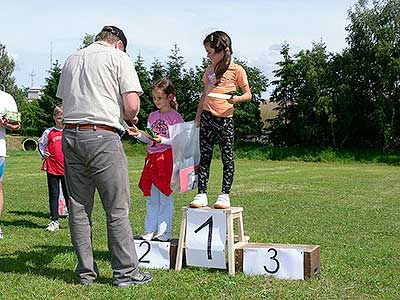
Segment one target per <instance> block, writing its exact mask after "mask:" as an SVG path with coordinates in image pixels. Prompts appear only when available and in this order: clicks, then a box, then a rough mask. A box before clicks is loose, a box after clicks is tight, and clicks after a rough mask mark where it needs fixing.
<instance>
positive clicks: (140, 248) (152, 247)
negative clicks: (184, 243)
mask: <svg viewBox="0 0 400 300" xmlns="http://www.w3.org/2000/svg"><path fill="white" fill-rule="evenodd" d="M135 248H136V253H137V256H138V260H139V267H143V268H150V269H169V268H170V248H171V243H170V242H158V241H145V240H136V239H135Z"/></svg>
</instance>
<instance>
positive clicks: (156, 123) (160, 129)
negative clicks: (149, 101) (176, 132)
mask: <svg viewBox="0 0 400 300" xmlns="http://www.w3.org/2000/svg"><path fill="white" fill-rule="evenodd" d="M176 123H183V118H182V116H181V115H180V113H178V112H177V111H176V110H174V109H171V110H170V111H168V112H165V113H161V112H160V111H159V110H157V111H154V112H152V113H150V115H149V119H148V121H147V127H150V128H151V129H152V130H153V131H154V132H155V133H156V134H157V135H159V136H161V137H163V138H166V139H169V131H168V126H170V125H174V124H176ZM167 149H171V145H168V144H165V143H163V142H161V143H159V144H158V143H153V142H150V143H149V144H148V145H147V153H156V152H163V151H165V150H167Z"/></svg>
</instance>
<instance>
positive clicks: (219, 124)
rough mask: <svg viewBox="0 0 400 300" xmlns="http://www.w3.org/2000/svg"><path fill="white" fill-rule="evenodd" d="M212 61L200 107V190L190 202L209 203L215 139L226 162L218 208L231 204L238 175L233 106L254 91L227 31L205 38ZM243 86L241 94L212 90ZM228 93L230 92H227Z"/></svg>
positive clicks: (198, 111)
mask: <svg viewBox="0 0 400 300" xmlns="http://www.w3.org/2000/svg"><path fill="white" fill-rule="evenodd" d="M203 45H204V48H205V50H206V52H207V57H208V58H209V59H210V60H211V65H210V66H209V67H208V68H207V69H206V71H205V73H204V76H203V82H204V91H203V95H202V96H201V98H200V102H199V106H198V108H197V113H196V119H195V123H196V124H197V125H199V126H200V164H199V169H198V179H199V182H198V194H197V195H196V196H195V197H194V199H193V201H192V202H191V203H190V204H189V206H190V207H193V208H199V207H203V206H207V205H208V198H207V184H208V178H209V174H210V166H211V160H212V154H213V149H214V143H215V140H216V141H217V142H218V143H219V146H220V149H221V158H222V163H223V166H224V167H223V181H222V189H221V193H220V194H219V196H218V198H217V201H216V203H215V204H214V208H221V209H224V208H229V207H230V197H229V194H230V191H231V186H232V183H233V176H234V172H235V169H234V161H233V138H234V128H233V110H234V105H235V104H236V103H238V102H242V101H247V100H250V99H251V91H250V87H249V83H248V81H247V75H246V71H245V70H244V69H243V68H242V67H241V66H239V65H237V64H235V63H233V62H231V56H232V45H231V38H230V37H229V36H228V35H227V34H226V33H225V32H223V31H215V32H213V33H211V34H209V35H208V36H207V37H206V38H205V39H204V41H203ZM238 88H240V89H241V90H242V92H243V94H242V95H241V96H237V95H235V96H233V95H232V96H231V97H230V98H229V99H220V98H218V97H211V96H209V95H210V93H214V95H215V94H226V93H229V92H235V91H236V90H237V89H238ZM225 96H226V95H225Z"/></svg>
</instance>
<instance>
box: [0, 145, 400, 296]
mask: <svg viewBox="0 0 400 300" xmlns="http://www.w3.org/2000/svg"><path fill="white" fill-rule="evenodd" d="M127 147H128V148H129V149H128V151H127V153H128V161H129V164H130V165H129V167H130V177H131V183H132V190H131V193H132V199H133V202H132V210H131V214H130V218H131V223H132V228H133V231H134V233H135V234H140V233H142V230H143V222H144V216H145V201H144V199H143V197H142V196H141V193H140V192H139V189H138V188H137V187H136V186H137V182H138V179H139V175H140V172H141V169H142V165H143V159H144V151H143V149H142V150H141V151H139V153H138V152H137V151H136V150H135V149H136V148H131V147H132V146H130V145H128V146H127ZM9 154H10V156H9V158H8V160H7V167H6V174H5V180H4V187H5V200H6V206H5V212H4V215H3V218H2V228H3V231H4V234H5V238H4V239H3V240H1V241H0V299H7V300H9V299H146V300H149V299H171V300H172V299H193V300H195V299H279V300H283V299H288V300H289V299H290V300H293V299H295V300H297V299H313V300H316V299H360V300H361V299H362V300H364V299H400V259H399V257H400V256H399V248H400V230H399V228H400V210H399V195H400V168H399V167H396V166H390V165H383V164H372V163H370V164H366V163H313V162H298V161H297V162H294V161H270V160H266V161H262V160H244V159H238V160H237V161H236V170H237V171H236V177H235V183H234V186H233V190H232V196H231V197H232V201H233V205H234V206H242V207H243V208H244V226H245V233H246V235H249V236H250V241H253V242H274V243H292V244H317V245H320V247H321V274H320V275H318V276H316V277H314V278H312V279H307V280H304V281H290V280H277V279H273V278H271V277H263V276H247V275H243V274H238V275H236V276H234V277H232V276H229V275H228V273H227V271H223V270H214V269H206V268H195V267H186V268H184V269H182V271H180V272H176V271H173V270H170V271H165V270H153V271H152V273H153V275H154V280H153V282H152V283H151V284H149V285H145V286H138V287H131V288H128V289H116V288H114V287H113V286H112V285H111V283H112V278H111V277H112V270H111V267H110V263H109V253H108V250H107V240H106V228H105V215H104V212H103V209H102V207H101V203H100V201H99V199H96V204H95V209H94V215H93V224H94V225H93V227H94V234H93V239H94V248H95V257H96V258H97V262H98V264H99V268H100V272H101V274H100V277H99V278H98V280H97V281H96V283H95V284H94V285H92V286H90V287H83V286H80V285H79V284H77V283H76V281H75V276H74V268H75V265H76V257H75V255H74V252H73V249H72V246H71V243H70V237H69V230H68V226H67V220H65V219H63V220H61V226H62V229H61V230H60V231H58V232H55V233H49V232H46V231H45V227H46V225H47V223H48V222H49V212H48V200H47V184H46V176H45V173H43V172H41V171H40V163H41V162H40V159H39V157H38V155H37V154H36V153H26V152H10V153H9ZM220 182H221V163H220V161H219V160H215V161H213V166H212V171H211V179H210V188H209V195H210V198H213V197H216V195H217V193H218V191H219V188H220ZM193 194H194V192H191V193H188V194H183V195H176V197H175V201H176V206H175V219H174V236H175V237H178V232H179V224H180V207H182V206H186V205H187V204H188V202H189V201H190V200H191V197H192V196H193Z"/></svg>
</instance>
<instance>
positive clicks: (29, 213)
mask: <svg viewBox="0 0 400 300" xmlns="http://www.w3.org/2000/svg"><path fill="white" fill-rule="evenodd" d="M7 213H10V214H14V215H17V216H32V217H35V218H45V219H48V218H49V216H50V214H49V213H44V212H42V211H20V210H13V211H8V212H7Z"/></svg>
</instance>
